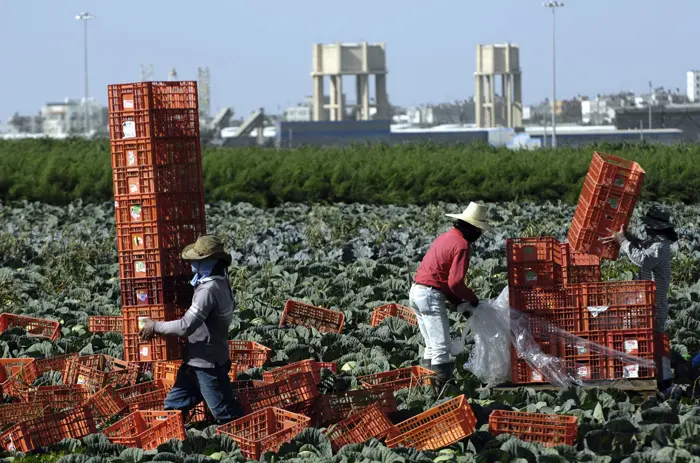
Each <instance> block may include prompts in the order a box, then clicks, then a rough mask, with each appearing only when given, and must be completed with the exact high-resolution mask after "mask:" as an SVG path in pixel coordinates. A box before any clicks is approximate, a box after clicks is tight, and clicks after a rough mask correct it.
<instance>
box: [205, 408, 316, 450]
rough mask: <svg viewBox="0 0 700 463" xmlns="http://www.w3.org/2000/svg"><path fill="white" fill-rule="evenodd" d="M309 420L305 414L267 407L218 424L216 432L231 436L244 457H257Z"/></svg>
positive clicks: (298, 429)
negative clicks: (220, 424)
mask: <svg viewBox="0 0 700 463" xmlns="http://www.w3.org/2000/svg"><path fill="white" fill-rule="evenodd" d="M310 422H311V420H310V419H309V418H308V417H306V416H304V415H299V414H296V413H291V412H289V411H287V410H282V409H279V408H275V407H269V408H266V409H264V410H260V411H258V412H255V413H252V414H250V415H247V416H244V417H243V418H239V419H237V420H234V421H231V422H230V423H227V424H225V425H223V426H219V427H218V428H217V429H216V432H217V434H223V435H226V436H229V437H230V438H231V439H233V440H234V441H235V442H236V444H238V447H239V448H240V449H241V453H243V455H244V456H245V457H246V458H248V459H250V460H258V459H259V458H260V456H261V455H262V454H263V453H264V452H275V451H277V450H279V448H280V447H281V446H282V444H284V443H285V442H289V441H291V440H292V439H293V438H294V436H296V435H297V434H299V433H300V432H301V431H303V430H304V429H306V428H308V427H309V426H310Z"/></svg>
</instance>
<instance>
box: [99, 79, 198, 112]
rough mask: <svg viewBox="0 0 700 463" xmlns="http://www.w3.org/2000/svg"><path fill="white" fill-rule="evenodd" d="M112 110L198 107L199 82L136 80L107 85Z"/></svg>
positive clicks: (109, 104) (109, 105)
mask: <svg viewBox="0 0 700 463" xmlns="http://www.w3.org/2000/svg"><path fill="white" fill-rule="evenodd" d="M107 104H108V107H109V111H110V112H120V111H141V110H149V109H150V110H158V109H178V108H180V109H197V108H198V100H197V83H196V82H195V81H177V82H170V81H169V82H134V83H127V84H113V85H108V86H107Z"/></svg>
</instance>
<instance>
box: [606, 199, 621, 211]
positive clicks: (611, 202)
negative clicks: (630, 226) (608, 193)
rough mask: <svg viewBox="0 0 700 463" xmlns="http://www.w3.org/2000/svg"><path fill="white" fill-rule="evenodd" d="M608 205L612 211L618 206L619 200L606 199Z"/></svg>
mask: <svg viewBox="0 0 700 463" xmlns="http://www.w3.org/2000/svg"><path fill="white" fill-rule="evenodd" d="M608 204H610V207H612V208H613V209H617V208H618V207H619V206H620V200H619V199H618V198H608Z"/></svg>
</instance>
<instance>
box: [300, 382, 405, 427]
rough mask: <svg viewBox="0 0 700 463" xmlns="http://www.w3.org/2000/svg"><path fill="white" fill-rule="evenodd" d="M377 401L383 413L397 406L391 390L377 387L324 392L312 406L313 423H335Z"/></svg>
mask: <svg viewBox="0 0 700 463" xmlns="http://www.w3.org/2000/svg"><path fill="white" fill-rule="evenodd" d="M376 402H379V403H380V404H381V408H382V411H383V412H384V413H386V414H387V415H388V414H391V413H394V412H396V411H397V409H398V406H397V404H396V399H395V398H394V393H393V392H392V391H386V390H379V389H376V390H375V389H372V390H367V389H358V390H354V391H348V392H338V393H335V394H324V395H321V396H319V397H318V399H317V400H316V403H315V404H314V407H313V414H312V416H313V423H314V426H315V427H320V426H322V425H325V424H327V423H337V422H338V421H340V420H344V419H345V418H347V417H348V416H350V414H351V413H353V412H354V411H357V410H359V409H362V408H365V407H368V406H370V405H372V404H373V403H376Z"/></svg>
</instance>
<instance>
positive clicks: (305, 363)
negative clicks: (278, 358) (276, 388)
mask: <svg viewBox="0 0 700 463" xmlns="http://www.w3.org/2000/svg"><path fill="white" fill-rule="evenodd" d="M322 368H327V369H330V370H331V371H332V372H334V373H335V372H337V366H336V364H335V363H328V362H326V363H320V362H317V361H316V360H302V361H300V362H294V363H290V364H289V365H286V366H283V367H279V368H274V369H272V370H269V371H265V372H263V381H264V382H266V383H274V382H276V381H280V380H282V379H285V378H288V377H289V376H291V375H294V374H296V373H302V372H309V373H311V374H312V375H313V377H314V381H316V383H320V382H321V369H322Z"/></svg>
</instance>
